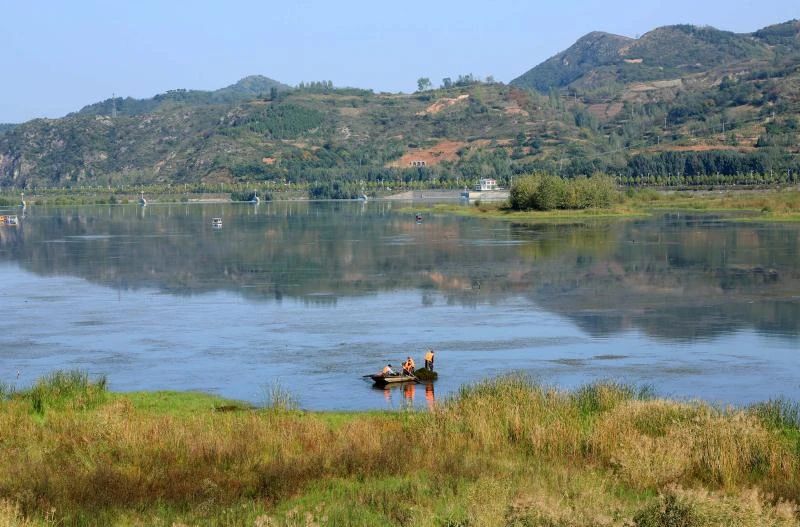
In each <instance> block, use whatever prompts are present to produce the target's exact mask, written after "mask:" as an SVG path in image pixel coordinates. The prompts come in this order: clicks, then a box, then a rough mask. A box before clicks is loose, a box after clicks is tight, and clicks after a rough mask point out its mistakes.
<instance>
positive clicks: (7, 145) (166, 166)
mask: <svg viewBox="0 0 800 527" xmlns="http://www.w3.org/2000/svg"><path fill="white" fill-rule="evenodd" d="M445 84H446V85H445V86H442V87H440V88H436V89H430V90H425V91H420V92H417V93H414V94H386V93H374V92H372V91H371V90H364V89H357V88H336V87H334V86H333V84H332V83H331V82H330V81H320V82H313V83H309V84H302V85H301V86H298V87H289V86H287V85H285V84H282V83H280V82H278V81H275V80H272V79H269V78H267V77H262V76H251V77H246V78H244V79H242V80H240V81H239V82H237V83H235V84H233V85H231V86H228V87H226V88H222V89H220V90H216V91H200V90H171V91H168V92H166V93H164V94H160V95H156V96H155V97H152V98H148V99H133V98H114V99H108V100H105V101H102V102H98V103H95V104H91V105H89V106H86V107H84V108H82V109H80V110H79V111H76V112H74V113H71V114H69V115H67V116H65V117H63V118H60V119H35V120H32V121H29V122H26V123H22V124H18V125H2V124H0V188H2V187H6V188H7V187H15V188H36V187H41V186H59V187H69V186H75V185H108V186H113V185H129V184H134V185H143V184H151V183H173V182H175V183H177V182H180V183H208V184H213V183H218V182H237V181H308V182H314V181H328V182H331V181H340V180H344V181H363V180H373V181H375V180H382V181H391V180H397V179H403V180H405V181H412V180H419V181H426V182H428V183H430V184H454V183H457V182H462V183H463V182H466V181H470V180H474V179H477V178H478V177H483V176H494V177H496V178H498V179H500V180H501V181H502V180H508V179H510V178H511V177H512V176H513V175H514V174H519V173H525V172H530V171H533V170H548V171H553V172H557V173H560V174H562V175H564V176H574V175H579V174H591V173H593V172H595V171H607V172H611V173H615V174H617V175H620V177H627V178H634V179H636V178H645V177H650V176H655V175H658V176H665V177H670V176H673V175H681V176H695V175H698V176H699V175H707V174H720V173H721V174H735V173H747V172H758V173H765V172H770V173H771V172H773V171H778V172H779V173H782V172H786V174H787V177H790V178H791V174H793V173H800V165H798V157H800V156H798V153H800V148H799V147H798V143H800V141H798V139H799V138H800V122H798V121H799V120H798V116H799V115H800V22H798V21H789V22H785V23H782V24H777V25H774V26H769V27H766V28H764V29H761V30H759V31H756V32H754V33H747V34H737V33H731V32H727V31H721V30H717V29H714V28H711V27H696V26H689V25H680V26H667V27H662V28H658V29H655V30H653V31H650V32H649V33H646V34H644V35H643V36H641V37H640V38H637V39H633V38H629V37H624V36H619V35H612V34H609V33H602V32H594V33H590V34H588V35H586V36H584V37H582V38H580V39H579V40H578V41H577V42H576V43H575V44H574V45H573V46H571V47H570V48H569V49H567V50H565V51H563V52H561V53H559V54H557V55H555V56H554V57H552V58H550V59H548V60H546V61H545V62H543V63H541V64H539V65H538V66H536V67H534V68H532V69H531V70H529V71H527V72H526V73H524V74H523V75H521V76H519V77H518V78H516V79H514V80H513V81H511V82H510V83H509V84H507V85H506V84H502V83H496V82H483V81H480V80H478V79H475V78H473V77H472V76H471V75H463V76H461V77H459V78H458V79H457V80H456V81H455V82H451V81H448V82H446V83H445Z"/></svg>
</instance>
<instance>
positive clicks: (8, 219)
mask: <svg viewBox="0 0 800 527" xmlns="http://www.w3.org/2000/svg"><path fill="white" fill-rule="evenodd" d="M0 225H5V226H7V227H16V226H17V225H19V218H17V216H16V215H15V214H9V215H7V216H0Z"/></svg>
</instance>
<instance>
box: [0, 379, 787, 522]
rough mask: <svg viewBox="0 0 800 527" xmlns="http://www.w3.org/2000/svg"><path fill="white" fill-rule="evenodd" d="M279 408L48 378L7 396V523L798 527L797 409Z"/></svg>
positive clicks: (548, 401) (474, 396)
mask: <svg viewBox="0 0 800 527" xmlns="http://www.w3.org/2000/svg"><path fill="white" fill-rule="evenodd" d="M33 393H38V394H39V397H40V398H41V400H42V401H43V407H44V412H39V411H38V410H37V409H36V408H35V407H34V406H33V405H32V403H31V401H32V400H33V396H32V395H31V394H33ZM287 396H290V394H287V393H285V392H284V391H281V393H280V394H279V397H278V400H279V401H285V400H286V397H287ZM265 402H266V403H267V404H266V405H265V406H262V407H258V408H253V407H249V406H248V405H245V404H242V403H237V402H235V401H230V400H226V399H222V398H219V397H216V396H213V395H205V394H201V393H194V392H188V393H181V392H132V393H109V392H108V391H107V389H106V386H105V383H104V382H103V379H94V380H93V379H91V378H89V377H88V376H87V375H86V374H83V373H81V372H56V373H54V374H52V375H49V376H47V377H46V378H44V379H42V380H40V381H38V382H37V383H35V384H34V385H33V386H31V387H29V388H25V389H22V390H18V391H16V392H15V393H14V394H13V395H11V396H10V397H6V398H5V399H3V400H2V402H0V430H2V434H0V526H2V527H6V526H12V525H13V526H15V527H16V526H23V527H27V526H43V525H64V526H71V525H80V526H83V525H87V526H89V525H163V526H165V527H167V526H172V525H186V526H188V525H192V526H193V525H226V526H227V525H242V526H244V525H247V526H253V525H257V526H287V527H288V526H309V525H356V526H358V525H364V526H367V525H387V526H388V525H397V526H402V525H415V526H422V527H426V526H430V527H439V526H443V525H453V526H454V525H461V526H481V527H483V526H487V527H493V526H503V527H505V526H550V527H575V526H579V527H580V526H587V527H588V526H595V525H608V526H612V525H620V526H622V525H625V526H671V525H680V526H688V527H705V526H712V525H739V526H742V527H751V526H752V527H756V526H762V525H775V526H783V525H786V526H789V525H794V526H796V525H797V521H798V513H797V511H798V509H797V502H798V499H800V449H798V447H797V442H796V441H795V438H797V437H798V435H800V434H799V432H798V424H800V423H799V421H800V419H799V418H798V415H800V411H798V405H797V404H796V403H793V402H791V401H786V400H780V401H769V402H767V403H764V404H761V405H755V406H753V407H750V408H745V409H730V408H729V409H721V408H715V407H713V406H709V405H706V404H703V403H700V402H694V403H685V402H676V401H670V400H665V399H659V398H657V397H655V396H654V394H653V393H652V391H651V390H649V389H647V388H637V387H631V386H627V385H622V384H614V383H596V384H592V385H589V386H585V387H582V388H579V389H577V390H574V391H568V392H565V391H559V390H556V389H553V388H551V387H547V386H542V385H538V384H535V383H533V382H531V381H530V380H529V379H527V378H525V377H522V376H511V377H505V378H501V379H495V380H491V381H485V382H481V383H477V384H473V385H469V386H464V387H463V388H461V389H460V390H459V392H458V393H457V394H455V395H454V396H453V397H451V398H449V399H447V400H444V401H440V402H438V403H437V405H436V406H435V407H434V408H433V409H432V410H431V411H414V410H402V411H394V412H307V411H303V410H300V409H297V408H294V407H287V406H286V405H284V404H273V403H274V402H275V399H272V400H267V401H265Z"/></svg>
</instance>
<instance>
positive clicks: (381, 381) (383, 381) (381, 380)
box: [369, 373, 418, 386]
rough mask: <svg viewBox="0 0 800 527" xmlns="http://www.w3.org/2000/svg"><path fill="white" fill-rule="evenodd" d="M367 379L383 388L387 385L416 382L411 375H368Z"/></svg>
mask: <svg viewBox="0 0 800 527" xmlns="http://www.w3.org/2000/svg"><path fill="white" fill-rule="evenodd" d="M369 378H370V379H372V381H373V382H374V383H375V384H377V385H378V386H385V385H387V384H397V383H402V382H418V381H417V378H416V377H414V376H413V375H386V376H384V375H383V374H382V373H376V374H374V375H369Z"/></svg>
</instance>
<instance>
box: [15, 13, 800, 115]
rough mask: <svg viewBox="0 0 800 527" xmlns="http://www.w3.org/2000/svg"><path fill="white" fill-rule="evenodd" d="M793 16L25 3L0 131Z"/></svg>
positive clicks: (509, 74)
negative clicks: (170, 97) (168, 96)
mask: <svg viewBox="0 0 800 527" xmlns="http://www.w3.org/2000/svg"><path fill="white" fill-rule="evenodd" d="M798 16H800V9H799V8H798V7H797V5H796V3H795V2H789V1H784V0H780V1H769V0H765V1H762V2H757V3H756V2H752V1H741V2H735V3H733V5H732V3H731V2H722V1H719V0H712V1H709V2H705V3H702V4H698V3H697V2H692V3H690V2H689V1H688V0H677V1H674V2H670V3H669V4H667V3H666V2H656V3H650V4H648V5H641V4H640V3H635V2H633V1H632V0H616V1H613V2H606V3H604V4H603V5H593V4H592V3H590V2H587V1H578V0H571V1H565V2H563V3H562V4H561V5H559V6H557V7H556V6H550V5H545V6H536V5H528V3H525V2H519V1H516V0H498V1H497V2H494V3H493V4H492V5H491V6H489V7H488V8H487V7H486V6H485V4H479V3H477V2H453V1H446V2H440V3H437V4H436V5H433V3H431V2H422V1H420V0H409V1H408V2H405V3H403V4H402V5H389V6H386V5H376V4H374V3H367V2H365V1H363V0H357V1H349V2H346V3H344V4H336V5H333V4H329V3H325V2H321V1H320V0H304V1H298V2H295V3H293V4H291V5H289V4H277V3H273V2H262V3H259V2H253V1H252V0H246V1H235V2H230V3H228V4H227V5H226V6H225V7H222V6H220V5H216V4H214V3H212V2H195V3H188V2H175V3H171V4H170V5H161V4H159V3H156V2H154V1H152V0H143V1H142V2H139V3H137V4H136V5H114V6H108V5H105V4H104V3H102V2H98V1H84V2H78V3H75V4H70V5H61V4H58V3H55V2H46V1H39V2H30V3H26V4H24V5H23V4H19V5H11V6H8V7H7V8H6V16H5V17H4V20H3V23H2V25H0V27H2V29H3V33H4V36H5V42H6V49H7V53H8V55H7V64H6V72H7V74H6V76H5V77H6V81H5V82H4V83H3V84H2V85H0V86H2V87H0V122H11V123H13V122H23V121H26V120H29V119H33V118H37V117H51V118H54V117H61V116H63V115H65V114H67V113H69V112H73V111H77V110H79V109H80V108H81V107H83V106H85V105H87V104H91V103H93V102H97V101H101V100H104V99H107V98H109V97H111V95H112V93H114V94H116V95H117V96H119V97H128V96H130V97H136V98H146V97H152V96H153V95H155V94H157V93H162V92H165V91H167V90H170V89H177V88H187V89H202V90H214V89H218V88H222V87H224V86H227V85H230V84H233V83H234V82H236V81H237V80H239V79H241V78H243V77H246V76H248V75H264V76H267V77H270V78H272V79H275V80H277V81H280V82H284V83H286V84H289V85H297V84H298V83H300V82H301V81H306V82H308V81H314V80H323V79H324V80H332V81H333V82H334V84H335V85H337V86H355V87H360V88H369V89H373V90H375V91H376V92H381V91H387V92H411V91H413V90H414V89H415V88H416V80H417V78H419V77H429V78H431V80H432V81H433V82H434V84H435V85H438V84H439V82H440V80H441V78H443V77H457V76H458V75H460V74H467V73H471V74H474V75H476V76H478V77H482V78H483V77H486V76H488V75H492V76H494V78H495V79H497V80H498V81H502V82H509V81H510V80H512V79H513V78H515V77H517V76H519V75H521V74H522V73H524V72H525V71H527V70H528V69H530V68H531V67H533V66H535V65H537V64H539V63H541V62H542V61H544V60H546V59H547V58H549V57H551V56H553V55H555V54H556V53H558V52H560V51H562V50H564V49H566V48H567V47H569V46H570V45H571V44H572V43H573V42H574V41H575V40H577V39H578V38H580V37H581V36H583V35H585V34H586V33H589V32H591V31H607V32H610V33H617V34H622V35H626V36H630V37H636V36H638V35H640V34H644V33H646V32H648V31H650V30H652V29H654V28H656V27H659V26H664V25H669V24H676V23H689V24H695V25H711V26H714V27H716V28H718V29H723V30H729V31H735V32H737V33H747V32H752V31H755V30H757V29H760V28H762V27H764V26H768V25H771V24H776V23H780V22H785V21H787V20H790V19H793V18H798Z"/></svg>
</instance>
